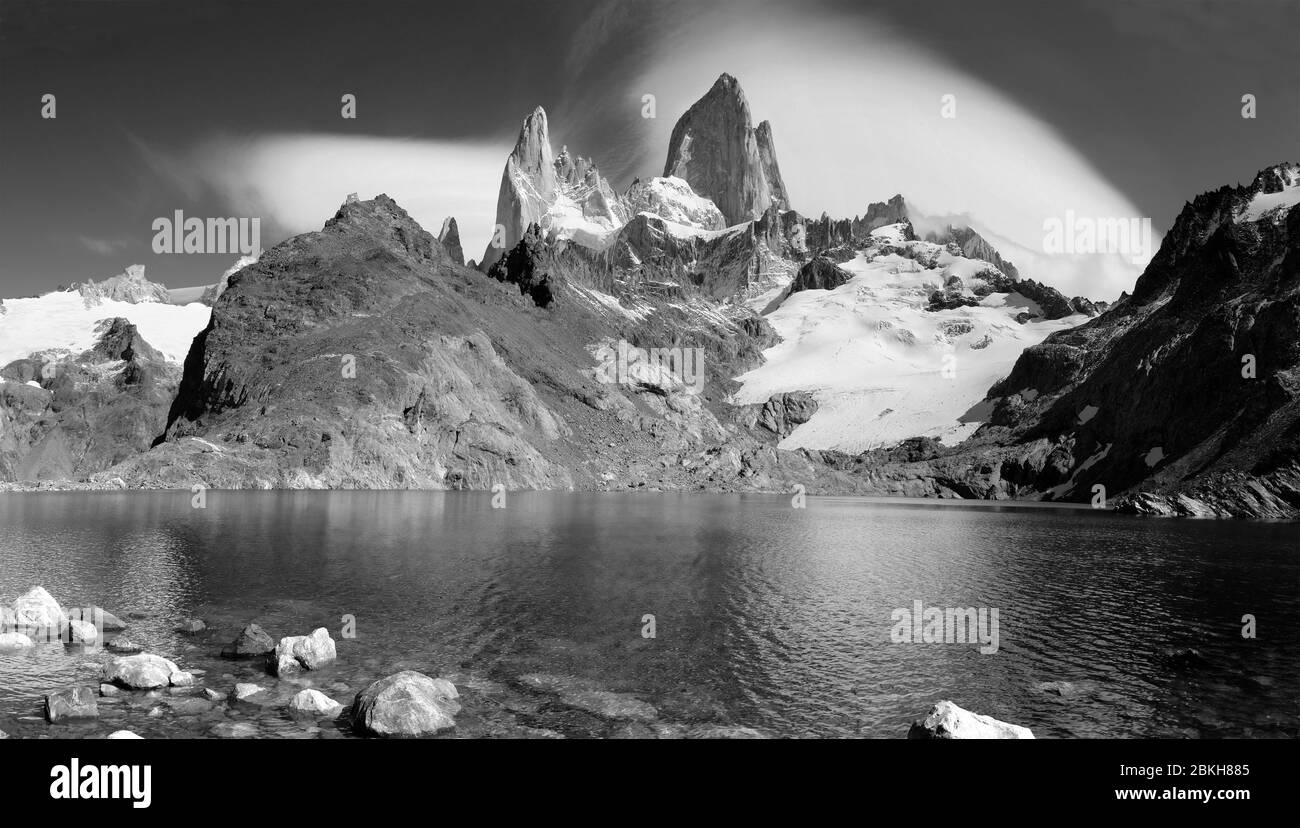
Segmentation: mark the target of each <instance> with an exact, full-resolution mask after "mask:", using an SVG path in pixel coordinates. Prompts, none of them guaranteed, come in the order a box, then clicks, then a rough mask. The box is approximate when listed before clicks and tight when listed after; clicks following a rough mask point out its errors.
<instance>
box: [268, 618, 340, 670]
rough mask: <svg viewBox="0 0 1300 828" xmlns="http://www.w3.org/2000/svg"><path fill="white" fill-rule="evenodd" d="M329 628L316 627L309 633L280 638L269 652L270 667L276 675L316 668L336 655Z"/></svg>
mask: <svg viewBox="0 0 1300 828" xmlns="http://www.w3.org/2000/svg"><path fill="white" fill-rule="evenodd" d="M336 655H337V652H336V650H335V648H334V639H332V638H330V634H329V630H327V629H325V628H324V627H317V628H316V629H315V630H313V631H312V633H311V635H290V636H285V637H284V638H281V639H280V643H279V644H277V645H276V647H275V652H274V653H272V654H271V668H272V671H273V672H274V673H275V674H276V675H277V676H284V675H288V674H290V673H293V672H296V671H298V670H304V669H305V670H317V669H319V668H320V667H321V666H322V665H325V664H328V663H329V662H331V661H333V660H334V658H335V657H336Z"/></svg>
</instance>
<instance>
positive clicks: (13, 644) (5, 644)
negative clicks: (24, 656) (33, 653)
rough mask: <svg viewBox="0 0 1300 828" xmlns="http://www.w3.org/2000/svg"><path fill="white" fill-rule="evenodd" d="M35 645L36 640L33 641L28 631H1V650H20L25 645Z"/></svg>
mask: <svg viewBox="0 0 1300 828" xmlns="http://www.w3.org/2000/svg"><path fill="white" fill-rule="evenodd" d="M34 646H36V642H34V641H32V640H31V638H29V637H28V636H27V635H26V633H20V632H7V633H0V650H20V649H23V648H24V647H34Z"/></svg>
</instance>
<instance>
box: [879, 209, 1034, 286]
mask: <svg viewBox="0 0 1300 828" xmlns="http://www.w3.org/2000/svg"><path fill="white" fill-rule="evenodd" d="M896 198H899V199H901V198H902V197H901V196H896ZM925 239H926V241H931V242H934V243H936V244H949V243H953V244H956V245H957V247H958V249H960V250H961V255H963V256H965V257H966V258H968V259H980V260H981V261H985V262H988V263H989V264H991V265H993V266H994V267H996V268H997V269H998V270H1000V271H1002V273H1003V274H1004V275H1006V276H1007V278H1008V279H1010V280H1011V281H1012V282H1015V281H1018V280H1019V279H1020V273H1019V272H1018V271H1017V270H1016V268H1015V265H1013V264H1011V262H1009V261H1007V260H1006V259H1003V258H1002V254H1000V253H999V252H998V251H997V249H996V248H994V247H993V245H991V244H989V243H988V241H987V240H985V238H984V237H983V236H981V235H980V234H979V233H977V232H975V231H974V230H973V229H971V228H970V227H953V226H951V225H949V226H948V228H947V229H946V230H945V231H944V232H942V233H927V234H926V237H925Z"/></svg>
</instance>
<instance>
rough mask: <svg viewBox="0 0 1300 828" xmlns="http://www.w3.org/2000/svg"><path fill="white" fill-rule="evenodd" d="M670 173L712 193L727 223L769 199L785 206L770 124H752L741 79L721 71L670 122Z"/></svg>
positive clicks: (763, 208) (752, 215) (752, 213)
mask: <svg viewBox="0 0 1300 828" xmlns="http://www.w3.org/2000/svg"><path fill="white" fill-rule="evenodd" d="M673 176H675V177H677V178H680V179H682V180H684V181H686V182H687V183H688V184H690V185H691V187H692V189H694V190H695V192H697V193H699V194H700V195H702V196H705V197H706V198H709V199H712V200H713V202H714V203H715V204H716V205H717V206H718V209H720V210H721V211H722V214H723V216H725V217H726V220H727V223H728V224H731V225H735V224H740V223H742V222H746V221H752V220H754V219H757V218H759V217H760V216H762V215H763V214H764V213H765V212H767V209H768V208H769V207H770V206H772V205H776V206H777V207H778V208H780V209H789V196H788V194H787V193H786V190H785V182H784V181H783V180H782V178H781V171H780V168H779V167H778V166H777V162H776V149H775V146H774V143H773V140H772V126H771V124H769V123H768V122H766V121H764V122H763V123H761V124H759V126H758V128H757V129H755V128H754V124H753V119H752V118H751V116H750V111H749V102H748V101H746V100H745V93H744V90H742V89H741V88H740V82H739V81H738V80H736V78H735V77H733V76H732V75H729V74H727V73H725V72H724V73H723V74H722V75H720V76H719V77H718V79H717V81H716V82H714V84H713V86H712V88H710V89H709V91H708V92H707V93H705V95H704V97H702V98H700V99H699V100H698V101H696V102H695V103H694V104H693V105H692V106H691V108H690V109H688V110H687V111H686V114H684V115H682V117H681V118H680V119H679V120H678V121H677V124H676V126H674V127H673V134H672V138H671V140H670V142H669V146H668V160H667V162H666V163H665V164H664V177H665V178H668V177H673Z"/></svg>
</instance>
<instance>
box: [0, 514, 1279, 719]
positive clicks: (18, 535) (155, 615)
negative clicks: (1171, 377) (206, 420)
mask: <svg viewBox="0 0 1300 828" xmlns="http://www.w3.org/2000/svg"><path fill="white" fill-rule="evenodd" d="M492 501H493V496H492V494H491V493H462V492H455V493H444V492H221V491H210V492H208V493H207V500H206V508H203V509H195V508H192V507H191V495H190V493H189V492H149V493H142V492H126V493H40V494H3V495H0V600H2V601H4V602H5V603H9V602H11V601H12V600H13V598H14V597H15V596H17V595H18V594H20V593H21V592H23V591H25V590H27V589H28V588H29V587H31V586H32V585H34V584H41V585H43V586H45V587H46V589H48V590H49V591H50V592H51V593H52V594H53V595H54V596H55V597H56V598H57V599H59V600H60V602H61V603H62V604H64V606H65V607H79V606H86V605H91V604H95V605H100V606H103V607H105V608H106V609H108V610H109V611H111V612H113V613H115V614H117V615H118V616H119V617H121V618H123V619H124V620H126V621H127V623H128V625H129V627H128V629H127V631H126V632H125V633H124V635H125V636H126V637H128V638H130V639H131V640H132V641H134V642H135V643H137V644H139V645H142V646H143V647H144V649H145V650H146V651H147V652H152V653H156V654H159V655H163V656H166V657H167V658H170V659H172V660H173V661H176V662H177V663H178V664H179V665H180V667H181V668H182V669H191V668H197V669H199V670H202V671H205V674H204V675H203V676H202V679H201V683H202V684H203V685H205V686H207V687H210V688H212V689H215V690H217V691H219V692H220V693H222V694H223V695H225V694H226V693H228V692H229V691H230V690H231V688H232V687H233V685H234V683H235V682H236V681H241V682H244V681H252V682H256V683H259V684H261V685H262V686H264V687H266V688H268V689H270V690H271V691H272V692H271V696H272V697H273V698H274V699H275V702H274V703H269V704H264V705H248V704H244V703H240V704H234V705H229V704H227V703H225V702H216V703H212V702H205V703H193V701H194V698H195V697H192V696H188V695H179V694H178V695H172V694H169V693H167V692H163V693H155V694H153V695H147V694H145V693H140V692H137V693H124V694H122V695H121V696H118V697H115V698H111V699H101V705H100V718H99V719H98V720H93V721H89V722H85V723H74V724H61V725H49V724H46V723H45V722H44V720H43V718H42V717H41V699H42V696H43V694H45V693H47V692H51V691H55V690H60V689H63V688H65V687H67V686H68V685H70V684H74V683H91V684H97V683H98V676H99V670H100V665H101V663H102V662H104V661H106V660H107V659H109V658H111V657H112V656H111V654H110V653H108V652H105V651H102V650H97V649H95V648H90V649H84V648H80V647H67V646H65V645H63V644H60V643H57V642H55V643H44V644H38V645H37V646H36V647H34V648H31V649H27V650H18V651H13V650H10V651H3V652H0V730H5V731H7V732H8V733H10V734H11V735H14V736H29V737H30V736H41V735H50V736H53V737H55V738H63V737H86V736H89V737H94V736H100V735H104V734H107V733H108V732H111V731H113V730H117V729H122V728H126V729H130V730H133V731H135V732H136V733H139V734H140V735H142V736H145V737H198V736H206V735H208V734H210V733H211V732H212V729H213V727H214V725H219V724H222V723H230V722H248V723H249V724H251V725H252V726H253V727H255V728H256V732H257V733H258V735H261V736H266V737H283V738H350V737H351V736H352V734H351V732H350V731H349V729H348V727H347V724H346V721H345V720H336V721H322V722H316V723H308V722H299V721H295V720H293V719H292V718H290V717H289V716H288V715H287V713H286V712H285V707H284V702H286V701H287V700H288V698H289V697H290V696H292V694H293V693H294V692H297V691H298V690H299V689H301V688H303V687H315V688H317V689H320V690H321V691H323V692H325V693H326V694H327V695H329V696H331V697H332V698H335V699H337V700H338V701H340V702H342V703H344V705H347V704H348V703H350V702H351V700H352V698H353V696H354V695H355V694H356V693H357V692H358V691H359V690H361V689H363V688H364V687H365V686H366V685H367V684H368V683H369V682H371V681H373V680H375V679H377V678H380V677H382V676H385V675H388V674H391V673H393V672H396V671H398V670H403V669H415V670H420V671H421V672H424V673H427V674H429V675H432V676H448V677H451V678H452V679H453V681H454V682H455V683H456V684H457V686H458V687H459V689H460V693H461V699H460V702H461V704H462V706H463V710H462V711H461V713H460V714H459V715H458V716H457V728H456V730H455V731H453V732H451V733H449V734H447V735H448V736H450V737H453V738H455V737H462V738H465V737H468V738H474V737H518V736H530V737H532V736H538V737H553V736H555V735H563V736H567V737H571V738H572V737H608V736H652V735H660V736H675V735H676V736H680V735H710V734H713V735H716V734H718V733H734V732H735V730H734V729H735V728H750V729H752V730H754V731H757V732H758V733H761V734H764V735H767V736H772V737H877V738H901V737H903V736H905V735H906V733H907V730H908V725H909V724H910V723H911V722H912V721H913V720H915V719H917V718H919V717H921V716H923V715H924V714H925V712H926V711H927V710H928V709H929V707H930V706H931V705H932V704H933V703H934V702H936V701H938V700H940V699H951V700H953V701H955V702H956V703H957V704H959V705H961V706H962V707H965V708H967V709H970V710H973V711H976V712H979V713H985V714H989V715H992V716H994V717H996V718H998V719H1002V720H1004V721H1008V722H1012V723H1015V724H1020V725H1025V726H1027V727H1030V728H1031V729H1032V730H1033V731H1034V733H1035V735H1036V736H1038V737H1040V738H1041V737H1063V738H1069V737H1076V738H1077V737H1210V738H1213V737H1257V738H1268V737H1291V738H1294V737H1296V736H1297V735H1300V693H1297V691H1296V682H1297V680H1298V679H1300V623H1298V620H1300V526H1297V525H1296V524H1284V523H1275V524H1263V523H1257V524H1251V523H1242V522H1215V521H1186V520H1162V519H1149V518H1136V517H1127V516H1118V515H1112V514H1103V513H1098V512H1093V511H1091V510H1069V509H1048V508H1042V507H1036V508H1035V507H1026V506H1008V505H997V506H990V505H985V504H981V505H969V504H957V505H954V504H944V505H938V504H934V503H925V502H899V501H880V500H876V501H872V500H862V499H850V498H809V499H808V500H807V505H806V508H802V509H796V508H792V504H791V498H790V496H788V495H786V496H778V495H770V496H769V495H718V494H699V493H692V494H667V493H662V494H661V493H643V494H588V493H581V494H567V493H563V494H560V493H509V494H508V495H507V496H506V502H505V508H501V509H495V508H493V506H492ZM916 602H920V605H921V606H923V607H926V608H929V607H937V608H965V607H972V608H985V609H986V610H987V609H997V610H998V648H997V651H996V652H993V653H981V652H980V645H979V644H978V643H974V644H961V643H942V642H940V643H925V642H924V641H921V642H913V641H908V642H906V643H894V642H893V641H892V640H891V631H892V630H893V629H894V628H895V626H896V621H895V618H894V615H893V614H894V613H895V611H896V610H908V611H909V612H910V611H911V609H912V608H913V607H914V606H916ZM1246 614H1251V615H1253V616H1254V617H1255V619H1256V622H1255V623H1256V627H1257V628H1256V636H1255V637H1254V638H1243V636H1242V627H1243V623H1242V617H1243V616H1244V615H1246ZM647 616H653V619H647ZM190 617H198V618H202V619H203V620H205V621H206V622H207V624H208V625H209V629H208V630H206V631H204V632H202V633H199V634H197V635H193V636H190V635H184V634H181V633H177V632H175V631H174V630H175V627H176V626H177V624H178V623H179V622H180V621H181V620H183V619H185V618H190ZM651 621H652V623H653V637H647V636H648V634H649V633H650V632H651V630H650V624H651ZM249 622H256V623H258V624H260V625H261V626H263V627H264V628H266V629H267V630H268V631H269V632H270V633H271V634H272V635H273V636H276V637H279V636H283V635H298V634H306V633H308V632H310V631H311V630H312V629H314V628H316V627H319V626H324V627H327V628H328V629H329V630H330V633H331V635H332V636H333V637H334V638H335V639H336V641H337V647H338V659H337V661H335V662H334V663H333V664H330V665H327V666H326V667H325V668H323V669H321V670H319V671H313V672H308V673H304V674H302V675H301V676H300V677H298V678H296V679H293V680H286V681H279V680H277V679H274V678H272V677H271V676H269V675H268V674H267V673H266V670H265V669H264V667H262V666H260V665H259V664H258V663H256V662H234V661H227V660H224V659H222V658H221V657H220V651H221V649H222V647H223V646H225V645H226V644H228V643H229V642H230V641H232V640H233V639H234V638H235V636H236V635H237V634H238V633H239V631H240V629H241V628H242V627H243V626H244V625H245V624H246V623H249ZM349 632H350V633H352V637H348V636H347V635H346V633H349ZM537 674H544V676H543V677H542V678H540V679H539V678H537ZM530 676H531V677H532V678H527V677H530ZM1061 682H1066V683H1068V684H1061ZM1053 683H1055V684H1053ZM593 692H595V693H596V694H597V695H598V696H599V697H600V698H605V699H608V698H613V699H622V700H627V701H630V702H632V703H633V704H632V705H631V707H632V709H633V710H634V711H635V715H631V716H628V717H621V714H617V713H613V714H611V713H610V711H608V710H593V709H592V707H591V705H590V704H583V703H577V704H575V703H574V702H573V700H574V699H589V698H591V694H592V693H593ZM609 694H621V695H616V696H611V695H609ZM182 700H184V701H182ZM639 702H644V703H648V704H649V705H650V706H652V707H653V712H652V713H651V714H649V715H647V714H646V713H645V712H644V711H645V710H646V709H647V708H646V707H645V705H641V704H638V703H639ZM728 728H730V729H731V730H727V729H728Z"/></svg>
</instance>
